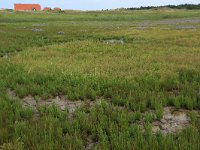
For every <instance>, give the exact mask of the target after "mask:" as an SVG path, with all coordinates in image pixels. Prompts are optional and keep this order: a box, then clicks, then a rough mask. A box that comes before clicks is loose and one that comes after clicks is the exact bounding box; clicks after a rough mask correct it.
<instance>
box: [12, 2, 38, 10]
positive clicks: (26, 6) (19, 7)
mask: <svg viewBox="0 0 200 150" xmlns="http://www.w3.org/2000/svg"><path fill="white" fill-rule="evenodd" d="M14 10H15V11H40V10H41V6H40V5H39V4H14Z"/></svg>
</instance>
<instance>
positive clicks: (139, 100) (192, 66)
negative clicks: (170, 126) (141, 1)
mask: <svg viewBox="0 0 200 150" xmlns="http://www.w3.org/2000/svg"><path fill="white" fill-rule="evenodd" d="M0 56H1V57H0V145H1V148H0V149H33V150H35V149H48V150H51V149H52V150H54V149H56V150H61V149H72V150H73V149H77V150H78V149H103V150H104V149H113V150H115V149H117V150H118V149H119V150H123V149H135V150H137V149H138V150H140V149H162V150H165V149H166V150H169V149H182V150H183V149H185V150H186V149H187V150H188V149H194V150H197V149H200V118H199V116H200V114H199V110H200V11H199V10H195V11H193V10H190V11H189V10H173V9H162V10H148V11H147V10H140V11H139V10H137V11H129V10H115V11H94V12H87V11H86V12H82V11H66V12H62V13H53V12H15V13H10V12H5V11H2V12H0ZM8 91H10V94H9V92H8ZM13 95H15V96H13ZM63 96H65V97H66V98H65V99H67V100H68V101H70V102H73V103H76V102H77V101H81V103H82V105H81V106H80V107H77V108H76V110H73V111H72V112H73V113H72V112H71V111H69V109H68V108H66V109H64V110H61V109H60V108H59V107H56V106H52V105H49V106H48V107H47V106H39V105H38V104H39V103H40V101H48V100H49V99H54V98H55V97H63ZM27 97H29V98H30V97H32V98H34V100H35V103H36V104H35V106H34V107H29V106H30V103H28V104H27V105H26V106H25V105H24V103H23V102H24V101H23V100H24V99H27ZM22 101H23V102H22ZM99 101H101V103H100V102H99ZM167 107H172V108H174V109H176V110H177V111H178V110H185V111H188V116H189V120H190V124H189V126H187V127H186V128H184V129H183V130H180V131H177V132H173V133H172V132H170V133H167V134H163V132H162V131H164V129H162V128H161V127H159V131H158V132H153V130H155V129H154V128H153V127H152V126H153V125H152V124H155V122H162V121H163V120H162V119H163V114H164V109H165V108H167ZM36 110H37V115H38V116H39V117H35V115H36V113H35V112H36ZM147 112H148V113H147ZM158 124H159V123H158ZM166 132H167V131H166Z"/></svg>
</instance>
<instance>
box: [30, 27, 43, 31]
mask: <svg viewBox="0 0 200 150" xmlns="http://www.w3.org/2000/svg"><path fill="white" fill-rule="evenodd" d="M31 31H33V32H42V31H43V29H38V28H33V29H31Z"/></svg>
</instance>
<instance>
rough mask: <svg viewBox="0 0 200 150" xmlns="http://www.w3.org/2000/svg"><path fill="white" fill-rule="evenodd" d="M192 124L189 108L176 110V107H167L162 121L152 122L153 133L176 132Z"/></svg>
mask: <svg viewBox="0 0 200 150" xmlns="http://www.w3.org/2000/svg"><path fill="white" fill-rule="evenodd" d="M189 125H190V118H189V116H188V110H183V109H182V110H176V109H175V108H174V107H165V108H164V114H163V118H162V119H161V121H155V122H153V123H152V131H153V133H158V132H161V133H163V134H169V133H175V132H177V131H180V130H182V129H185V128H187V127H188V126H189Z"/></svg>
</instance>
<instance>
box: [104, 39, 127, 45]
mask: <svg viewBox="0 0 200 150" xmlns="http://www.w3.org/2000/svg"><path fill="white" fill-rule="evenodd" d="M103 43H104V44H122V45H123V44H124V40H122V39H121V40H116V39H111V40H105V41H103Z"/></svg>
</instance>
